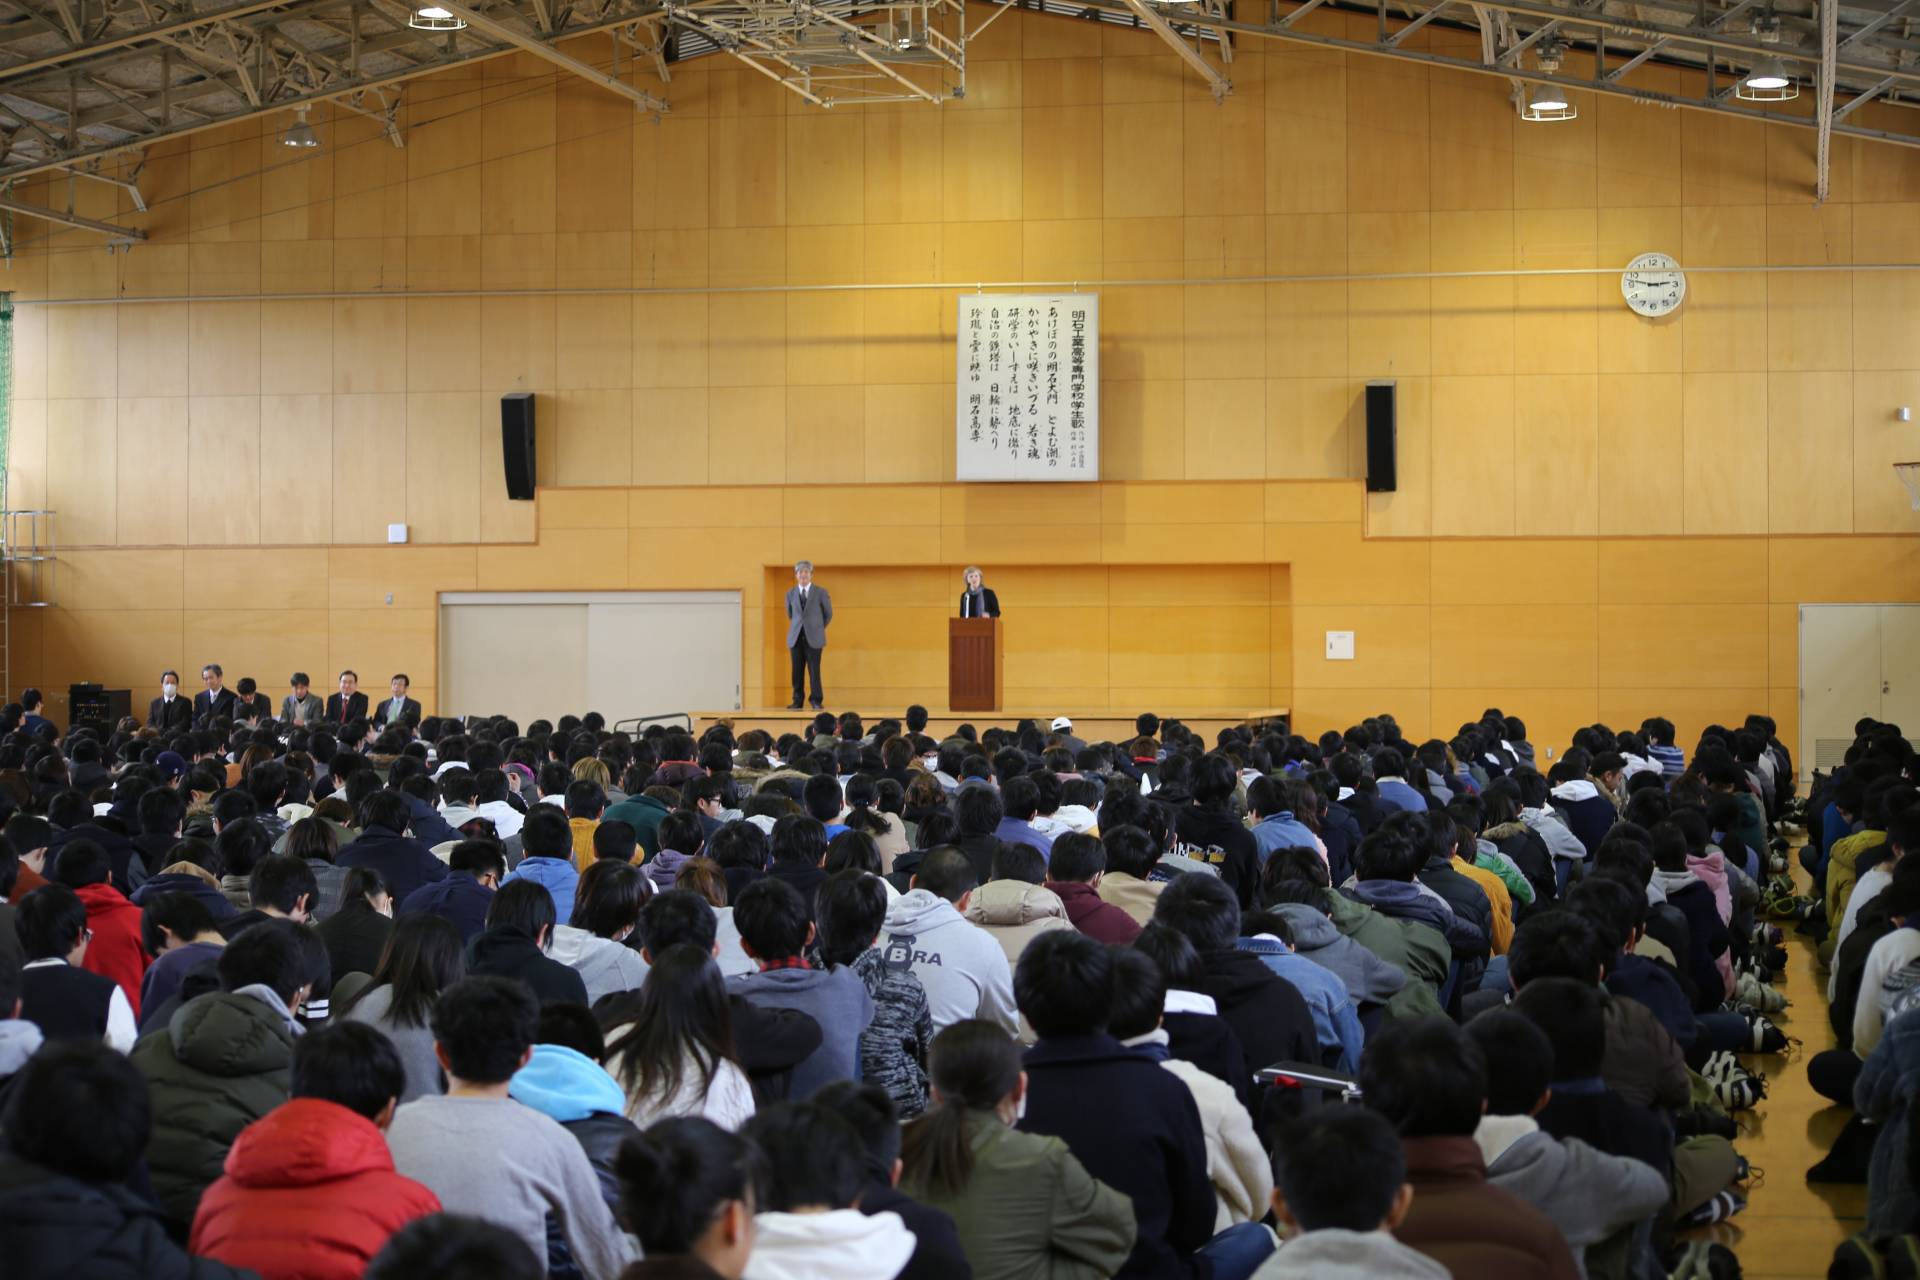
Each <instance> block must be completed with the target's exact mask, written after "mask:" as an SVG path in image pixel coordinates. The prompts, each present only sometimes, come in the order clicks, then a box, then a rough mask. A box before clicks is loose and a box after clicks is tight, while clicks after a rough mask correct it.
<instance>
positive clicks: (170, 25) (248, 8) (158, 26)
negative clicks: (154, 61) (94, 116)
mask: <svg viewBox="0 0 1920 1280" xmlns="http://www.w3.org/2000/svg"><path fill="white" fill-rule="evenodd" d="M286 4H287V0H246V3H243V4H236V5H229V6H228V7H226V8H224V9H206V10H202V11H201V12H199V13H196V14H193V15H192V16H191V17H186V18H179V19H175V20H173V21H169V22H159V23H155V24H154V25H152V26H148V27H142V28H139V29H137V30H134V31H128V32H124V33H122V34H120V35H115V36H108V37H105V38H103V39H100V40H92V41H88V42H87V43H86V44H83V45H77V46H75V47H74V48H71V49H66V50H63V51H61V52H59V53H53V54H48V55H46V56H45V57H40V58H30V59H28V60H26V61H24V62H17V63H14V64H13V65H11V66H8V67H3V68H0V83H5V82H6V81H8V80H11V79H13V78H14V77H16V76H23V75H26V74H28V73H29V72H34V71H44V70H46V69H48V68H49V67H60V66H65V65H66V64H67V63H69V62H78V61H80V60H81V59H84V58H91V57H94V56H96V55H98V54H102V53H110V52H112V51H113V50H115V49H124V48H127V47H128V46H130V45H136V44H141V43H144V42H146V41H149V40H160V39H164V38H165V37H167V36H177V35H181V34H184V33H185V32H188V31H192V30H193V29H194V28H196V27H204V26H208V25H210V24H212V23H216V22H231V21H232V20H233V19H235V18H244V17H246V16H247V15H248V14H253V13H262V12H264V11H266V10H268V9H279V8H282V7H285V6H286Z"/></svg>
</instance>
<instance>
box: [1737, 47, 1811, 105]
mask: <svg viewBox="0 0 1920 1280" xmlns="http://www.w3.org/2000/svg"><path fill="white" fill-rule="evenodd" d="M1733 91H1734V95H1735V96H1736V97H1741V98H1745V99H1746V100H1747V101H1748V102H1785V101H1787V100H1788V99H1790V98H1797V97H1799V96H1800V85H1799V84H1798V83H1797V82H1796V81H1795V80H1794V78H1793V72H1791V71H1789V70H1787V64H1786V62H1785V61H1783V60H1782V59H1779V58H1762V59H1761V60H1760V61H1759V62H1757V63H1755V64H1754V67H1753V70H1751V71H1749V72H1747V74H1746V75H1745V76H1744V77H1743V78H1742V79H1741V81H1740V83H1739V84H1737V85H1735V86H1734V90H1733Z"/></svg>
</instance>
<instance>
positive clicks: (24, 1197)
mask: <svg viewBox="0 0 1920 1280" xmlns="http://www.w3.org/2000/svg"><path fill="white" fill-rule="evenodd" d="M0 1257H4V1258H5V1259H6V1260H7V1262H6V1273H7V1275H8V1276H9V1277H12V1280H56V1278H60V1280H64V1278H65V1277H68V1276H85V1277H86V1278H87V1280H239V1278H240V1277H243V1276H246V1277H250V1276H253V1274H254V1273H253V1272H251V1271H238V1270H235V1269H234V1268H232V1267H229V1266H227V1265H225V1264H224V1263H219V1262H215V1261H213V1260H212V1259H211V1258H192V1257H188V1256H187V1253H186V1251H185V1250H183V1249H181V1248H180V1246H179V1245H177V1244H175V1243H173V1241H172V1240H170V1239H168V1238H167V1230H166V1225H165V1221H164V1220H163V1219H162V1218H161V1216H160V1211H159V1210H158V1209H155V1208H154V1207H153V1206H152V1205H150V1204H148V1203H146V1202H145V1201H144V1200H142V1199H141V1198H140V1197H139V1196H136V1195H135V1194H134V1193H133V1192H131V1191H129V1190H127V1188H125V1187H123V1186H115V1185H106V1186H93V1185H91V1184H88V1183H84V1182H79V1181H76V1180H75V1179H73V1178H63V1177H59V1176H57V1175H55V1174H53V1173H49V1172H48V1171H47V1170H45V1169H42V1168H40V1167H39V1166H38V1165H33V1164H29V1163H27V1162H26V1161H25V1160H21V1159H19V1158H18V1157H17V1156H14V1155H11V1154H0Z"/></svg>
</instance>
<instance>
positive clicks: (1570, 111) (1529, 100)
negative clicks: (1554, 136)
mask: <svg viewBox="0 0 1920 1280" xmlns="http://www.w3.org/2000/svg"><path fill="white" fill-rule="evenodd" d="M1570 97H1571V95H1569V94H1568V93H1567V91H1566V90H1565V89H1562V88H1560V87H1559V86H1557V85H1550V84H1536V85H1534V86H1533V87H1532V88H1531V89H1528V90H1527V94H1526V97H1525V98H1524V99H1522V102H1521V107H1520V118H1521V119H1522V120H1531V121H1534V122H1537V123H1546V122H1551V121H1555V120H1577V119H1579V117H1580V108H1579V107H1576V106H1574V105H1573V103H1572V101H1570Z"/></svg>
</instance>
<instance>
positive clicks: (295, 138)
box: [280, 102, 320, 151]
mask: <svg viewBox="0 0 1920 1280" xmlns="http://www.w3.org/2000/svg"><path fill="white" fill-rule="evenodd" d="M280 145H281V146H283V147H292V148H294V149H295V150H296V151H310V150H312V149H313V148H315V147H318V146H319V145H320V135H319V134H317V133H315V132H314V131H313V126H312V125H310V124H308V123H307V104H306V103H304V102H303V103H301V104H300V105H299V106H297V107H295V108H294V109H293V123H292V124H290V125H288V126H287V127H286V128H285V129H283V130H282V131H281V133H280Z"/></svg>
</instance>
